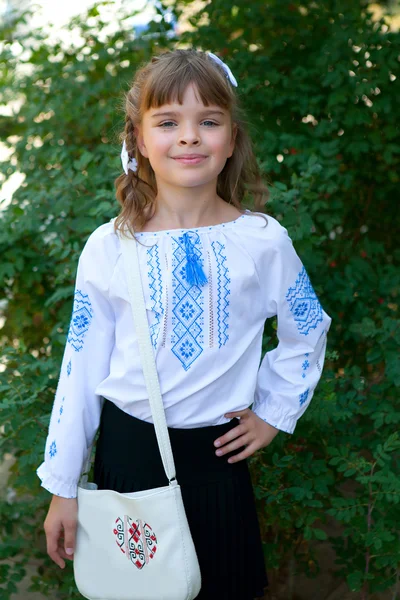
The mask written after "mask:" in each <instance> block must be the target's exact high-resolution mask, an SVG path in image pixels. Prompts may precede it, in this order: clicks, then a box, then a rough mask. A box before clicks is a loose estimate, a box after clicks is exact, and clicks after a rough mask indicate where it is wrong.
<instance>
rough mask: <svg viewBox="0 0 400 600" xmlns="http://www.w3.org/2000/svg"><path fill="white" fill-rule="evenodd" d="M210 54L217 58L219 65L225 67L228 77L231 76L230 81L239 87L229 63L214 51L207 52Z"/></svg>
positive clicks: (214, 58)
mask: <svg viewBox="0 0 400 600" xmlns="http://www.w3.org/2000/svg"><path fill="white" fill-rule="evenodd" d="M207 54H208V56H210V57H211V58H212V59H213V60H215V62H216V63H218V64H219V65H221V67H222V68H223V69H224V71H225V73H226V75H227V77H228V78H229V81H230V82H231V84H232V85H234V86H235V87H237V81H236V79H235V78H234V76H233V73H232V71H231V70H230V68H229V67H228V65H226V64H225V63H224V62H223V61H222V60H221V59H220V58H218V56H216V55H215V54H213V53H212V52H207Z"/></svg>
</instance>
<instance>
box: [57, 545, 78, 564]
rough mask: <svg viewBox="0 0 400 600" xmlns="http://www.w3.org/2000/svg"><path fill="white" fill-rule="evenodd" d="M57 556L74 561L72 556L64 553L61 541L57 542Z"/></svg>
mask: <svg viewBox="0 0 400 600" xmlns="http://www.w3.org/2000/svg"><path fill="white" fill-rule="evenodd" d="M58 554H59V556H61V558H64V559H68V560H74V555H70V554H67V553H66V552H65V547H64V542H63V540H60V541H59V542H58Z"/></svg>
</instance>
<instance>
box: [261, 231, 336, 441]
mask: <svg viewBox="0 0 400 600" xmlns="http://www.w3.org/2000/svg"><path fill="white" fill-rule="evenodd" d="M273 246H274V247H273V248H271V250H270V253H269V256H268V258H267V259H265V260H264V261H263V262H264V264H263V267H262V269H263V270H262V279H263V282H262V285H263V289H264V290H265V298H266V302H267V309H266V310H267V317H272V316H275V315H276V316H277V322H278V326H277V337H278V345H277V347H276V348H274V349H273V350H271V351H270V352H267V353H266V355H265V356H264V358H263V360H262V362H261V366H260V369H259V372H258V378H257V384H256V391H255V397H254V404H253V411H254V412H255V413H256V414H257V415H258V416H259V417H261V418H262V419H263V420H264V421H266V422H267V423H269V424H270V425H273V426H274V427H276V428H277V429H280V430H282V431H285V432H287V433H293V431H294V429H295V427H296V422H297V420H298V419H299V417H301V415H302V414H303V413H304V412H305V410H306V409H307V407H308V405H309V404H310V401H311V398H312V396H313V394H314V390H315V388H316V386H317V383H318V381H319V379H320V377H321V373H322V368H323V364H324V359H325V350H326V335H327V333H328V330H329V327H330V324H331V318H330V317H329V316H328V315H327V314H326V312H325V311H324V310H323V308H322V306H321V304H320V302H319V300H318V298H317V296H316V294H315V291H314V289H313V287H312V284H311V281H310V279H309V277H308V274H307V272H306V269H305V267H304V266H303V264H302V262H301V260H300V258H299V257H298V255H297V253H296V251H295V249H294V247H293V244H292V241H291V239H290V237H289V236H288V234H287V230H286V229H285V228H283V227H281V235H280V236H279V240H277V241H276V243H274V244H273Z"/></svg>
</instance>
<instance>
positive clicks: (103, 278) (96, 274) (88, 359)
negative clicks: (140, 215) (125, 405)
mask: <svg viewBox="0 0 400 600" xmlns="http://www.w3.org/2000/svg"><path fill="white" fill-rule="evenodd" d="M111 250H112V249H111ZM113 262H114V259H113V252H112V251H110V248H108V249H107V248H106V244H105V236H104V228H102V227H100V228H98V229H97V230H96V231H95V232H94V233H93V234H92V235H91V236H90V238H89V239H88V241H87V243H86V245H85V247H84V249H83V251H82V254H81V256H80V258H79V263H78V270H77V275H76V285H75V296H74V305H73V312H72V317H71V323H70V327H69V331H68V335H67V342H66V346H65V350H64V356H63V360H62V364H61V371H60V376H59V381H58V386H57V391H56V395H55V399H54V404H53V409H52V413H51V418H50V424H49V431H48V436H47V440H46V445H45V453H44V462H43V463H42V464H41V465H40V467H39V468H38V469H37V474H38V476H39V478H40V479H41V481H42V484H41V485H42V486H43V487H44V488H46V489H47V490H48V491H49V492H51V493H52V494H54V495H57V496H62V497H64V498H75V497H76V495H77V484H78V481H79V478H80V474H81V470H82V467H83V465H84V464H85V461H86V459H87V454H88V448H89V447H90V445H91V444H92V442H93V439H94V436H95V434H96V431H97V428H98V426H99V422H100V414H101V408H102V398H101V396H99V395H97V394H96V391H95V390H96V387H97V386H98V384H99V383H100V382H101V381H103V380H104V379H105V378H106V377H107V376H108V374H109V365H110V354H111V350H112V348H113V344H114V323H115V321H114V312H113V309H112V306H111V304H110V302H109V299H108V286H109V281H110V278H111V275H112V271H113V268H114V264H113Z"/></svg>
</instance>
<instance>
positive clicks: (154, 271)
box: [147, 244, 164, 348]
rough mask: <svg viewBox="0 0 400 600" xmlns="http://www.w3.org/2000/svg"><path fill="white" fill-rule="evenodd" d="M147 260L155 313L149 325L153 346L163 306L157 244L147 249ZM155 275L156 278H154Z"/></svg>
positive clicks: (155, 343)
mask: <svg viewBox="0 0 400 600" xmlns="http://www.w3.org/2000/svg"><path fill="white" fill-rule="evenodd" d="M147 255H148V260H147V265H148V267H149V271H148V277H149V286H150V298H151V299H152V301H153V306H152V307H151V308H152V310H153V311H154V313H155V322H154V323H152V324H151V325H150V335H151V342H152V344H153V346H154V348H155V347H156V345H157V338H158V334H159V331H160V322H161V317H162V315H163V314H164V308H163V307H162V304H161V296H162V277H161V268H160V259H159V255H158V245H157V244H154V246H151V247H150V248H148V250H147ZM156 277H157V280H156Z"/></svg>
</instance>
